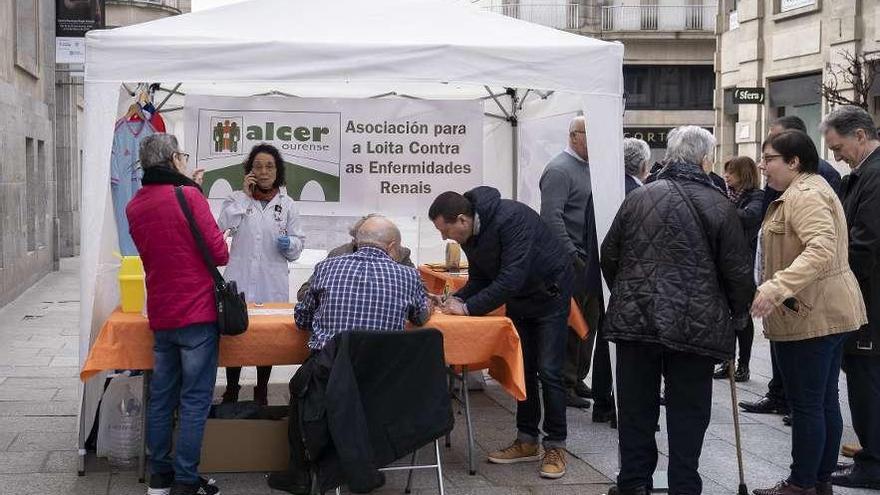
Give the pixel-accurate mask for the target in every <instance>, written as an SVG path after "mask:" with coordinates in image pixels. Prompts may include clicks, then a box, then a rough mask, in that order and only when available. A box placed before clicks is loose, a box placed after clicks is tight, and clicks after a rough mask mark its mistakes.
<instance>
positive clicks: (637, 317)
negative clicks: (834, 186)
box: [602, 163, 755, 361]
mask: <svg viewBox="0 0 880 495" xmlns="http://www.w3.org/2000/svg"><path fill="white" fill-rule="evenodd" d="M649 181H652V182H651V183H648V184H645V186H644V187H640V188H638V189H637V190H635V191H633V192H632V193H630V194H629V195H628V196H627V197H626V199H625V200H624V201H623V205H622V206H621V207H620V211H618V213H617V216H616V217H615V218H614V222H613V223H612V225H611V229H610V230H609V232H608V235H607V236H606V237H605V241H604V242H603V243H602V272H603V273H604V275H605V279H606V281H607V282H608V286H609V287H610V288H611V299H610V301H609V304H608V312H607V314H606V316H605V321H604V326H603V330H604V331H605V335H607V338H608V339H609V340H612V341H624V342H627V341H629V342H645V343H653V344H661V345H663V346H664V347H667V348H669V349H672V350H675V351H681V352H690V353H694V354H699V355H703V356H708V357H711V358H714V359H717V360H719V361H720V360H726V359H730V358H731V357H733V351H734V328H735V327H734V324H733V323H732V322H731V317H732V316H733V315H736V316H738V317H741V316H743V315H745V313H746V311H747V310H748V307H749V304H750V303H751V296H752V294H753V293H754V290H755V286H754V282H753V280H752V270H751V262H750V261H749V257H748V254H747V248H746V243H745V239H744V237H743V230H742V226H741V224H740V221H739V219H738V218H737V214H736V210H735V208H734V206H733V204H732V203H731V202H730V200H728V199H727V198H726V197H725V196H724V195H723V194H722V193H721V191H719V190H718V188H717V187H715V185H714V184H713V181H712V180H711V179H710V178H709V176H708V175H706V174H705V173H703V171H702V170H701V169H700V168H699V167H698V166H697V165H693V164H684V163H669V164H667V165H666V166H665V167H664V168H663V169H662V170H660V171H659V172H658V173H657V174H656V175H655V176H652V178H650V179H649ZM673 183H675V184H678V186H679V187H680V188H681V189H682V191H683V192H684V194H685V195H686V196H687V197H688V198H689V199H690V201H691V203H690V204H693V208H691V206H690V204H689V203H688V202H687V201H686V200H685V198H684V197H683V196H682V195H681V194H680V193H679V192H678V189H677V188H676V187H675V186H674V185H673ZM695 213H696V214H699V218H697V217H695ZM704 232H705V234H704ZM707 240H708V245H707Z"/></svg>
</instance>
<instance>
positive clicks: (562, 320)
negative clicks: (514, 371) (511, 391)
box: [512, 291, 570, 449]
mask: <svg viewBox="0 0 880 495" xmlns="http://www.w3.org/2000/svg"><path fill="white" fill-rule="evenodd" d="M569 297H570V295H569V292H568V291H564V292H563V294H561V295H560V297H559V298H558V300H557V301H554V303H552V304H550V305H548V306H550V307H548V308H547V311H546V312H545V314H543V315H541V316H538V317H530V318H512V319H513V323H514V325H515V326H516V330H517V333H519V338H520V342H521V345H522V352H523V369H524V372H525V380H526V400H524V401H519V402H517V404H516V428H517V431H518V434H517V438H518V439H519V440H520V441H523V442H527V443H533V444H535V443H538V435H539V430H538V423H539V422H540V420H541V396H540V395H539V391H538V381H539V380H540V383H541V393H543V398H544V425H543V426H544V428H543V429H544V434H545V435H546V436H545V438H544V448H545V449H547V448H565V439H566V437H567V435H568V429H567V426H566V418H565V407H566V405H565V404H566V402H565V396H566V388H565V380H564V379H563V378H562V367H563V364H564V363H565V350H566V342H567V341H568V324H567V321H568V310H569V307H570V306H569Z"/></svg>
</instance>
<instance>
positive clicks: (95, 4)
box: [55, 0, 104, 64]
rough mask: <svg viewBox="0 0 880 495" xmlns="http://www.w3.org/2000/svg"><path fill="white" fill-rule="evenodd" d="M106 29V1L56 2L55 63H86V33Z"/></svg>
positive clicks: (74, 0)
mask: <svg viewBox="0 0 880 495" xmlns="http://www.w3.org/2000/svg"><path fill="white" fill-rule="evenodd" d="M103 27H104V0H55V62H56V63H59V64H82V63H85V43H84V38H85V36H86V33H87V32H89V31H91V30H92V29H102V28H103Z"/></svg>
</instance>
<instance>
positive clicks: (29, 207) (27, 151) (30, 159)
mask: <svg viewBox="0 0 880 495" xmlns="http://www.w3.org/2000/svg"><path fill="white" fill-rule="evenodd" d="M34 162H35V156H34V140H33V138H24V175H25V184H26V185H27V190H25V192H24V196H25V205H26V206H25V215H26V217H27V218H25V221H26V222H27V250H28V251H34V250H35V249H36V247H37V240H36V234H37V225H36V221H37V215H36V210H37V192H38V191H37V187H38V184H37V170H36V167H35V164H34Z"/></svg>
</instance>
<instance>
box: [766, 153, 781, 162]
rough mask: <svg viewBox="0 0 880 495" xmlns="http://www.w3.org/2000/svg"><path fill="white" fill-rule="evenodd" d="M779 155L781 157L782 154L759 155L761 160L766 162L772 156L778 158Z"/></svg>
mask: <svg viewBox="0 0 880 495" xmlns="http://www.w3.org/2000/svg"><path fill="white" fill-rule="evenodd" d="M780 157H782V155H761V161H762V162H764V163H767V162H769V161H770V160H772V159H774V158H780Z"/></svg>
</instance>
